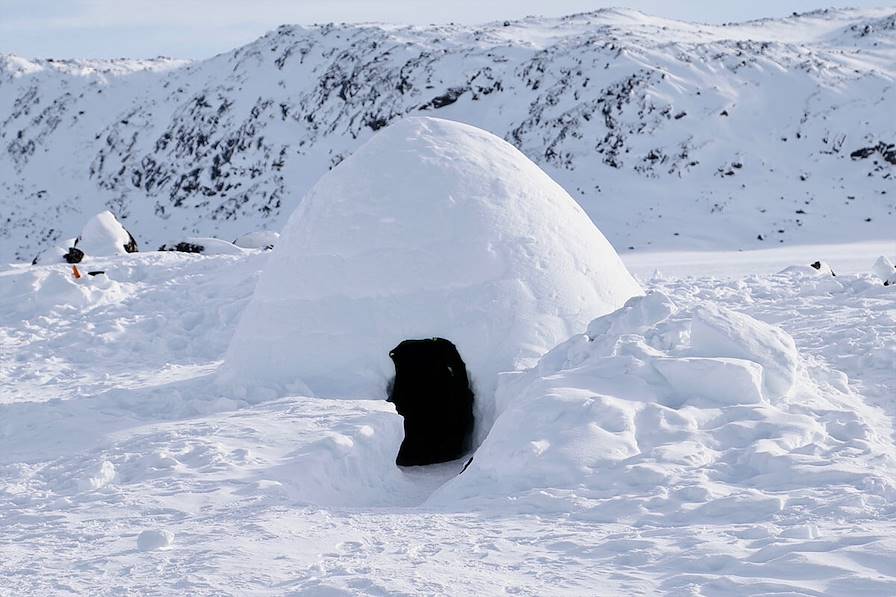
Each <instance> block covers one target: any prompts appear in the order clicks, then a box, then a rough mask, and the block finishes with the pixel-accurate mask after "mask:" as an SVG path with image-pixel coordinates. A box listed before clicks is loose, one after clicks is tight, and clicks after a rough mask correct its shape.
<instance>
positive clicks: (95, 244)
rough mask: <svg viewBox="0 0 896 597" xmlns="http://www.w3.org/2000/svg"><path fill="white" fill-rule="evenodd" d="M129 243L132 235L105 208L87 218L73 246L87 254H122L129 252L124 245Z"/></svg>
mask: <svg viewBox="0 0 896 597" xmlns="http://www.w3.org/2000/svg"><path fill="white" fill-rule="evenodd" d="M130 243H134V239H133V237H132V236H131V235H130V233H129V232H128V231H127V230H125V228H124V226H122V225H121V222H119V221H118V220H117V219H116V218H115V216H114V215H112V212H111V211H108V210H106V211H101V212H100V213H98V214H96V215H95V216H93V217H92V218H90V219H89V220H87V223H86V224H84V228H83V229H81V234H80V235H79V236H78V238H77V240H76V241H75V246H76V247H78V248H79V249H81V250H82V251H84V253H86V254H87V255H124V254H125V253H128V252H129V251H128V250H127V249H126V247H127V246H128V245H129V244H130ZM134 249H135V250H136V246H134Z"/></svg>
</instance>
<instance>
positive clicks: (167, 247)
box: [159, 241, 205, 253]
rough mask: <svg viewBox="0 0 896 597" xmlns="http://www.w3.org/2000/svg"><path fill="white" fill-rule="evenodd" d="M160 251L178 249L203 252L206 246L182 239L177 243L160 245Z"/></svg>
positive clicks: (182, 251)
mask: <svg viewBox="0 0 896 597" xmlns="http://www.w3.org/2000/svg"><path fill="white" fill-rule="evenodd" d="M159 251H178V252H180V253H202V252H203V251H205V247H204V246H202V245H197V244H194V243H189V242H186V241H181V242H179V243H177V244H174V245H172V244H170V243H166V244H164V245H162V246H161V247H159Z"/></svg>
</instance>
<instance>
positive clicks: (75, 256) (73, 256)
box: [62, 247, 84, 263]
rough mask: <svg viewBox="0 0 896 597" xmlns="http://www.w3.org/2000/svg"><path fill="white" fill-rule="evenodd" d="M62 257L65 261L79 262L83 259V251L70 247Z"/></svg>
mask: <svg viewBox="0 0 896 597" xmlns="http://www.w3.org/2000/svg"><path fill="white" fill-rule="evenodd" d="M62 258H63V259H64V260H65V262H66V263H81V260H82V259H84V251H82V250H81V249H79V248H77V247H71V248H70V249H69V250H68V252H67V253H66V254H65V255H63V256H62Z"/></svg>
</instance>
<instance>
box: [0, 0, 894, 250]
mask: <svg viewBox="0 0 896 597" xmlns="http://www.w3.org/2000/svg"><path fill="white" fill-rule="evenodd" d="M55 58H57V59H55V60H50V59H46V60H41V59H27V58H22V57H17V56H11V55H0V215H2V217H0V261H2V262H6V261H13V260H15V261H31V259H32V258H33V257H34V256H35V254H37V252H38V251H41V250H43V249H45V248H46V247H47V246H50V245H53V244H56V243H58V242H60V241H62V240H63V239H66V238H70V237H73V236H75V234H77V232H78V230H80V227H81V226H82V225H83V223H84V221H85V220H86V219H87V218H88V217H90V216H92V215H93V214H95V213H97V212H99V211H102V210H105V209H109V210H111V211H112V212H113V213H114V214H115V215H116V217H118V218H119V219H121V220H122V222H123V223H124V224H125V226H126V227H127V228H128V230H129V231H130V232H132V233H133V234H134V237H135V238H136V240H137V242H138V243H139V244H140V247H141V248H143V249H144V250H145V249H146V248H152V249H156V248H158V247H159V246H160V244H161V243H165V242H169V241H171V240H174V241H175V242H176V241H179V240H183V237H191V236H198V237H210V236H214V237H218V238H221V239H224V240H227V241H232V240H234V239H235V238H236V237H237V236H239V235H242V234H245V233H246V232H250V231H254V230H259V229H266V230H273V231H280V230H282V229H283V226H284V224H285V223H286V219H287V218H288V216H289V214H290V213H292V212H293V210H294V209H295V208H296V206H297V205H298V203H299V201H300V199H301V198H302V197H303V196H304V195H305V193H306V192H307V191H308V189H309V188H310V187H311V185H313V184H314V183H315V182H316V181H317V180H318V179H319V178H320V177H321V176H322V175H323V174H325V173H326V172H327V171H328V170H330V169H331V168H333V167H334V166H335V165H336V164H339V163H340V162H342V161H343V160H344V159H345V158H346V157H348V156H349V155H351V154H352V153H353V152H354V151H355V150H356V149H357V148H359V147H360V146H361V145H362V144H363V143H364V142H365V141H367V140H368V139H369V138H371V137H372V136H373V135H374V134H375V132H376V131H379V130H381V129H382V128H383V127H384V126H386V125H387V124H391V123H394V122H396V121H398V120H400V119H402V118H405V117H406V116H413V115H417V116H419V115H430V116H437V117H439V118H445V119H449V120H455V121H460V122H464V123H467V124H472V125H474V126H477V127H479V128H482V129H484V130H487V131H489V132H491V133H493V134H495V135H497V136H499V137H501V138H502V139H505V140H506V141H508V142H509V143H511V144H512V145H513V146H515V147H516V148H518V149H519V150H520V151H522V152H523V153H524V154H525V155H526V156H528V157H529V158H530V159H531V160H532V161H534V162H535V163H536V164H538V166H539V167H540V168H542V169H543V170H544V171H545V172H547V174H548V175H549V176H551V177H552V178H553V179H554V180H556V181H557V182H558V183H560V184H561V185H562V186H563V187H564V188H565V189H566V190H567V191H568V192H569V193H570V194H571V195H572V196H573V197H574V198H575V199H576V201H578V202H579V203H580V205H581V206H582V208H583V209H585V211H586V212H587V213H588V214H589V215H590V216H591V217H592V219H593V220H594V222H595V223H596V224H597V226H598V227H599V228H600V230H601V231H602V232H603V233H604V234H605V235H606V236H607V238H608V239H609V240H610V242H611V243H613V245H614V246H616V247H617V248H618V249H619V250H620V251H621V252H629V251H635V252H644V251H648V252H649V251H655V250H662V251H670V250H680V249H688V250H690V249H695V248H696V249H701V250H718V249H725V250H737V249H744V250H750V249H762V248H767V247H769V246H773V247H777V246H778V245H780V244H783V245H786V246H798V245H804V244H807V243H815V242H819V241H820V240H823V241H824V242H831V243H847V242H863V241H867V240H885V239H888V238H892V231H893V229H894V222H896V202H894V197H896V176H894V171H896V119H894V118H893V114H892V113H893V106H894V105H896V88H894V81H896V10H894V8H893V7H892V6H890V7H883V8H877V9H870V8H869V9H824V10H817V11H811V12H808V13H803V14H799V15H797V14H794V15H791V16H787V17H785V18H781V19H763V20H757V21H750V22H746V23H737V24H732V23H728V24H725V25H708V24H698V23H686V22H682V21H675V20H670V19H664V18H659V17H653V16H650V15H645V14H643V13H640V12H637V11H633V10H626V9H604V10H598V11H594V12H589V13H581V14H575V15H569V16H567V17H562V18H536V17H531V18H525V19H520V20H517V21H508V22H500V21H499V22H495V23H487V24H483V25H479V26H462V25H433V26H426V27H417V26H414V27H400V26H394V25H387V24H348V25H346V24H342V25H337V24H325V25H319V26H313V27H301V26H283V27H280V28H278V29H277V30H276V31H272V32H270V33H268V34H267V35H264V36H263V37H261V38H259V39H258V40H256V41H254V42H252V43H250V44H247V45H245V46H243V47H240V48H236V49H234V50H232V51H230V52H225V53H222V54H220V55H218V56H215V57H213V58H210V59H208V60H203V61H197V62H189V63H188V62H183V61H177V60H171V59H161V58H160V59H156V60H142V61H140V60H77V59H72V60H60V59H58V58H60V57H55ZM629 247H631V249H630V248H629Z"/></svg>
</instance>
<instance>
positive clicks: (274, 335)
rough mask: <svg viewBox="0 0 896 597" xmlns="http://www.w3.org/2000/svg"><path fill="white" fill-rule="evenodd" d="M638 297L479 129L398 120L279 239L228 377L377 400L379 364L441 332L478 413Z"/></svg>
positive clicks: (617, 265)
mask: <svg viewBox="0 0 896 597" xmlns="http://www.w3.org/2000/svg"><path fill="white" fill-rule="evenodd" d="M640 293H641V289H640V288H639V286H638V284H637V283H636V282H635V281H634V280H633V279H632V277H631V276H630V275H629V273H628V272H627V271H626V269H625V267H624V266H623V264H622V262H621V261H620V259H619V257H618V256H617V255H616V253H615V251H614V250H613V248H612V247H611V246H610V244H609V243H608V242H607V240H606V239H605V238H604V237H603V235H602V234H601V233H600V232H599V231H598V230H597V228H595V226H594V224H593V223H592V222H591V221H590V220H589V218H588V216H587V215H586V214H585V213H584V212H583V211H582V209H581V208H580V207H579V206H578V205H577V204H576V202H575V201H574V200H573V199H572V198H571V197H570V196H569V195H568V194H567V193H566V192H565V191H564V190H563V189H562V188H561V187H560V186H559V185H557V183H555V182H554V181H553V180H551V179H550V178H549V177H548V176H547V175H546V174H545V173H544V172H543V171H541V170H540V169H539V168H538V167H537V166H536V165H535V164H533V163H532V162H531V161H529V160H528V159H527V158H526V157H525V156H523V154H522V153H520V152H519V151H517V150H516V149H515V148H514V147H513V146H511V145H510V144H508V143H506V142H504V141H503V140H501V139H499V138H497V137H495V136H493V135H491V134H489V133H487V132H485V131H482V130H479V129H476V128H474V127H471V126H468V125H464V124H460V123H456V122H449V121H445V120H438V119H433V118H407V119H405V120H403V121H400V122H398V123H396V124H394V125H392V126H390V127H388V128H386V129H384V130H382V131H380V132H379V133H378V134H377V135H376V136H375V137H374V138H373V139H371V140H370V141H369V142H368V143H367V144H366V145H364V146H363V147H362V148H361V149H359V150H358V151H357V152H356V153H354V154H353V155H352V156H351V157H349V158H348V159H346V160H345V161H344V162H342V163H341V164H340V165H339V166H337V167H336V168H334V169H333V170H332V171H331V172H329V173H328V174H327V175H325V176H324V177H323V178H322V179H321V180H320V181H319V182H318V183H317V184H316V185H315V187H314V188H313V189H312V190H311V191H310V193H309V194H308V195H307V196H306V197H305V198H304V199H303V201H302V204H301V206H300V207H299V208H298V209H297V210H296V212H295V213H294V214H293V215H292V217H291V218H290V220H289V223H288V224H287V226H286V227H285V229H284V231H283V234H282V237H281V239H280V242H279V243H278V244H277V246H276V248H275V249H274V252H273V254H272V256H271V258H270V261H269V263H268V265H267V267H266V269H265V271H264V273H263V275H262V278H261V280H260V281H259V284H258V287H257V289H256V293H255V296H254V298H253V300H252V302H251V304H250V305H249V307H248V308H247V310H246V312H245V313H244V315H243V318H242V321H241V322H240V325H239V327H238V329H237V332H236V334H235V336H234V339H233V342H232V344H231V346H230V349H229V351H228V354H227V356H226V359H225V364H224V367H223V368H222V371H223V374H222V380H223V381H225V382H228V383H239V384H252V385H258V384H261V385H268V386H273V387H277V388H284V387H285V388H287V389H290V388H291V389H293V390H297V391H306V388H305V387H304V386H303V385H302V384H303V383H304V384H307V387H308V389H310V390H311V391H312V392H314V393H315V394H316V395H318V396H324V397H343V398H344V397H380V396H383V395H384V392H385V386H386V381H387V378H388V377H389V376H391V374H392V373H393V370H392V365H391V362H390V361H389V358H388V352H389V350H390V349H391V348H393V347H394V346H396V345H397V344H398V343H399V342H401V341H402V340H404V339H407V338H426V337H432V336H441V337H445V338H448V339H450V340H451V341H452V342H454V343H455V344H456V345H457V347H458V349H459V351H460V353H461V355H462V357H463V358H464V360H465V361H466V362H467V364H468V370H469V371H470V372H471V375H472V378H473V380H474V383H475V385H476V388H477V396H478V398H479V401H480V405H482V402H483V401H485V402H488V398H487V397H488V396H490V395H491V393H492V391H493V389H494V387H495V383H496V376H497V373H498V372H500V371H506V370H512V369H514V368H517V367H519V366H525V365H531V364H534V362H535V360H536V359H537V358H538V357H539V356H541V355H542V354H543V353H544V352H545V351H546V350H548V349H549V348H551V347H552V346H554V345H556V343H557V342H559V341H561V340H563V339H564V338H566V337H568V336H569V334H570V333H572V332H573V331H575V330H576V329H581V327H582V326H584V325H585V323H587V322H588V321H590V319H591V318H593V317H594V316H597V315H602V314H605V313H609V312H610V311H613V310H614V309H617V308H619V307H620V306H622V304H623V303H624V302H625V301H626V300H627V299H628V298H630V297H631V296H633V295H637V294H640Z"/></svg>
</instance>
